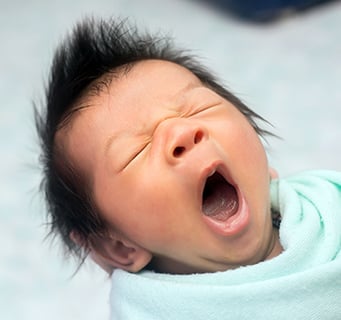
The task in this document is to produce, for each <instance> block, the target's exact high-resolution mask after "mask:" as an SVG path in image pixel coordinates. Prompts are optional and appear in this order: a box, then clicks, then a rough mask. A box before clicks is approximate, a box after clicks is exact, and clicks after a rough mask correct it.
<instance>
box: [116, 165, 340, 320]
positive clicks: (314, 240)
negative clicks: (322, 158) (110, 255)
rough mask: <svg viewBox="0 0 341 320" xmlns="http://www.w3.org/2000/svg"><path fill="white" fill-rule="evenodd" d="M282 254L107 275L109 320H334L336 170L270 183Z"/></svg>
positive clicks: (337, 296)
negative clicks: (199, 267) (225, 267)
mask: <svg viewBox="0 0 341 320" xmlns="http://www.w3.org/2000/svg"><path fill="white" fill-rule="evenodd" d="M272 206H273V207H274V208H275V209H276V210H279V212H280V213H281V216H282V223H281V227H280V238H281V242H282V245H283V248H284V252H283V253H282V254H280V255H279V256H278V257H276V258H274V259H272V260H268V261H265V262H262V263H259V264H257V265H253V266H248V267H242V268H238V269H236V270H232V271H225V272H218V273H210V274H197V275H167V274H156V273H153V272H151V271H145V272H142V273H140V274H130V273H128V272H124V271H121V270H117V271H115V272H114V274H113V276H112V294H111V306H112V317H111V319H112V320H123V319H130V320H141V319H148V320H153V319H155V320H160V319H165V320H166V319H167V320H168V319H174V320H175V319H176V320H182V319H183V320H187V319H202V320H218V319H241V320H243V319H245V320H246V319H249V320H251V319H262V320H266V319H283V320H285V319H298V320H299V319H302V320H303V319H304V320H320V319H339V318H340V316H341V304H340V298H341V173H340V172H338V173H335V172H330V171H328V172H323V171H317V172H307V173H303V174H300V175H297V176H295V177H292V178H288V179H283V180H277V181H274V182H273V184H272Z"/></svg>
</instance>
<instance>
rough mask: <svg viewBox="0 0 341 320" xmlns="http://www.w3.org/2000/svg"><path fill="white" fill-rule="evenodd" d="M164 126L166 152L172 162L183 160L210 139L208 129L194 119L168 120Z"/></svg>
mask: <svg viewBox="0 0 341 320" xmlns="http://www.w3.org/2000/svg"><path fill="white" fill-rule="evenodd" d="M162 125H163V135H164V139H165V140H164V141H165V144H164V152H165V153H166V158H167V160H168V161H171V162H174V161H175V162H176V161H179V160H181V159H182V158H183V157H185V156H186V155H187V154H188V153H189V152H190V151H191V150H193V149H194V148H195V147H196V146H197V145H199V144H200V143H201V142H203V140H205V139H206V138H207V137H208V133H207V130H206V128H205V127H204V126H202V125H201V124H200V123H198V122H195V121H194V120H193V119H183V118H180V119H168V120H165V121H164V123H163V124H162Z"/></svg>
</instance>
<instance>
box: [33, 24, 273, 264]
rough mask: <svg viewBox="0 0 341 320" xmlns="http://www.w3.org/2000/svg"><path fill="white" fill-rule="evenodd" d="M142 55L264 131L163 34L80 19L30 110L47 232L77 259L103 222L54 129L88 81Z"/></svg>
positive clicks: (102, 228) (253, 115)
mask: <svg viewBox="0 0 341 320" xmlns="http://www.w3.org/2000/svg"><path fill="white" fill-rule="evenodd" d="M147 59H158V60H166V61H171V62H174V63H176V64H179V65H181V66H183V67H185V68H187V69H188V70H190V71H191V72H192V73H193V74H194V75H196V76H197V77H198V78H199V79H200V80H201V82H202V83H203V84H204V85H205V86H207V87H209V88H211V89H212V90H214V91H215V92H217V93H218V94H219V95H221V96H222V97H224V98H225V99H227V100H228V101H230V102H231V103H232V104H233V105H234V106H235V107H237V108H238V109H239V110H240V111H241V112H242V113H243V114H244V115H245V116H246V118H247V119H248V121H249V122H250V124H251V125H252V126H253V128H254V129H255V131H256V132H257V133H258V134H259V135H261V136H263V135H264V134H266V133H268V132H267V131H265V130H263V129H261V128H260V127H259V126H258V124H257V123H256V120H259V119H260V120H263V119H262V118H261V117H260V116H258V115H257V114H256V113H255V112H253V111H252V110H250V109H249V108H248V107H247V106H246V105H245V104H244V103H242V102H241V101H240V100H239V99H238V98H237V97H235V96H234V95H233V94H232V93H231V92H229V91H228V90H227V89H226V88H224V87H223V86H222V85H220V84H219V83H218V81H217V80H216V79H215V77H214V76H213V75H212V73H211V72H209V71H208V70H207V69H205V68H204V67H203V66H202V65H201V64H200V63H199V62H198V61H197V60H196V58H195V57H194V56H193V55H191V54H190V53H189V52H187V51H183V50H180V49H178V48H176V47H175V46H174V44H173V42H172V39H170V38H169V37H165V36H160V35H151V34H150V33H147V32H138V30H137V28H136V26H134V25H131V24H129V23H128V21H127V20H122V19H119V20H115V19H108V20H103V19H95V18H86V19H84V20H82V21H81V22H80V23H78V24H77V25H76V26H75V28H74V29H73V31H72V33H71V34H69V35H68V36H67V37H66V38H65V39H64V41H63V42H62V43H61V44H60V46H59V47H58V48H57V49H56V51H55V55H54V59H53V62H52V66H51V70H50V76H49V79H48V82H47V86H46V89H45V100H44V105H43V108H42V110H41V111H37V108H36V113H35V115H36V117H35V120H36V128H37V131H38V134H39V138H40V142H41V147H42V157H41V163H42V166H43V181H42V189H43V192H44V194H45V199H46V203H47V211H48V213H47V216H48V223H49V226H50V229H49V234H51V235H53V236H56V235H57V236H59V237H61V239H62V242H63V244H64V247H65V249H66V253H69V254H74V255H76V256H77V257H79V258H81V259H85V257H86V255H87V253H88V252H87V246H86V243H87V240H88V239H89V237H90V236H91V235H94V236H97V235H100V234H102V233H103V232H104V231H105V223H104V222H103V220H102V219H101V216H100V213H99V212H97V210H96V205H95V204H94V203H93V202H92V198H91V190H90V187H89V185H88V184H87V178H86V177H84V176H82V174H81V173H80V172H79V169H77V164H71V163H70V161H69V159H67V157H66V156H65V154H63V152H62V150H60V149H59V147H58V145H56V139H55V136H56V132H57V131H58V130H59V129H60V128H61V127H62V126H63V125H66V124H67V122H68V121H71V120H72V115H73V114H74V112H75V110H77V108H76V109H75V107H74V106H75V104H76V102H77V101H78V100H79V99H80V98H82V97H84V96H85V97H86V95H87V94H88V93H89V91H88V90H89V86H91V84H94V83H95V82H96V80H98V79H99V78H100V77H102V76H104V75H107V74H110V75H111V76H114V74H115V71H116V72H118V70H119V69H121V68H122V67H125V66H132V65H133V64H134V63H136V62H138V61H142V60H147ZM99 85H101V84H99ZM71 231H75V232H76V233H77V234H78V235H79V236H80V238H81V239H82V240H84V245H79V243H77V244H76V243H75V242H74V241H72V240H71V239H70V233H71Z"/></svg>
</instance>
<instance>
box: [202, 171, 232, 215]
mask: <svg viewBox="0 0 341 320" xmlns="http://www.w3.org/2000/svg"><path fill="white" fill-rule="evenodd" d="M238 208H239V201H238V194H237V191H236V189H235V187H234V186H232V185H231V184H230V183H229V182H228V181H226V180H225V178H224V177H223V176H222V175H221V174H220V173H218V172H215V173H214V174H213V175H212V176H210V177H208V178H207V180H206V183H205V187H204V191H203V195H202V211H203V213H204V215H205V216H208V217H210V218H211V219H214V220H217V221H227V220H228V219H229V218H230V217H232V216H233V215H234V214H236V213H237V211H238Z"/></svg>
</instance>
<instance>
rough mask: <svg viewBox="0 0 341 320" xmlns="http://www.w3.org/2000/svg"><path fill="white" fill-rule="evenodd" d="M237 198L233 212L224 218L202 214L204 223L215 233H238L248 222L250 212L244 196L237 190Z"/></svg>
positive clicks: (231, 234) (229, 234)
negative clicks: (237, 202)
mask: <svg viewBox="0 0 341 320" xmlns="http://www.w3.org/2000/svg"><path fill="white" fill-rule="evenodd" d="M237 193H238V198H239V208H238V210H237V212H236V213H235V214H233V215H232V216H230V217H229V218H228V219H226V220H219V219H214V218H212V217H209V216H206V215H204V214H203V215H202V217H203V219H204V221H205V223H206V224H207V225H208V227H209V228H210V229H211V230H213V231H214V232H215V233H218V234H220V235H222V236H235V235H238V234H240V233H241V232H242V231H243V230H244V229H245V228H246V227H247V226H248V224H249V221H250V212H249V207H248V205H247V203H246V200H245V198H244V196H243V195H242V194H241V192H240V191H239V190H237Z"/></svg>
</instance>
